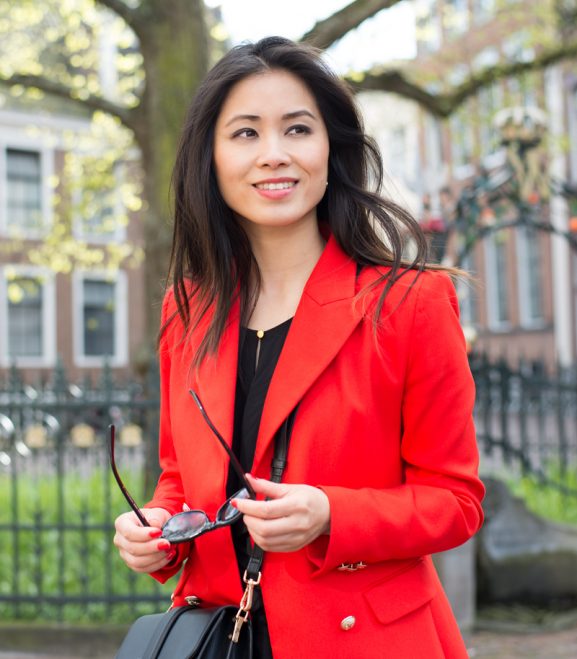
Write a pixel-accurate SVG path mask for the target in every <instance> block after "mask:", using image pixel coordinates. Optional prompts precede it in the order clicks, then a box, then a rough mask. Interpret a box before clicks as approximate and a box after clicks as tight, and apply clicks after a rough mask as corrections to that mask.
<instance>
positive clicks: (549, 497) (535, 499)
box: [507, 465, 577, 525]
mask: <svg viewBox="0 0 577 659" xmlns="http://www.w3.org/2000/svg"><path fill="white" fill-rule="evenodd" d="M546 471H547V473H546V475H547V480H549V481H551V482H554V483H559V484H560V485H562V486H564V487H565V488H568V489H570V490H572V491H573V492H577V470H576V469H572V470H566V471H565V472H562V471H561V469H560V468H559V467H558V466H555V465H550V466H549V467H548V468H547V470H546ZM507 484H508V485H509V487H510V489H511V491H512V492H513V494H515V496H518V497H520V498H521V499H523V500H524V501H525V503H526V504H527V507H528V508H529V510H531V511H532V512H534V513H535V514H537V515H539V516H540V517H545V518H546V519H549V520H552V521H556V522H563V523H565V524H576V525H577V494H573V495H571V494H567V493H564V492H562V491H560V490H559V489H558V488H555V487H552V486H551V485H547V484H545V483H543V482H541V480H540V479H538V478H536V477H534V476H525V477H523V478H520V479H518V480H508V483H507Z"/></svg>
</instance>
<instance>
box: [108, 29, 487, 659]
mask: <svg viewBox="0 0 577 659" xmlns="http://www.w3.org/2000/svg"><path fill="white" fill-rule="evenodd" d="M381 176H382V171H381V161H380V157H379V154H378V151H377V150H376V147H374V146H373V143H372V142H371V141H370V139H368V138H367V137H366V136H365V135H364V133H363V130H362V124H361V120H360V117H359V115H358V112H357V110H356V108H355V105H354V101H353V99H352V96H351V94H350V93H349V91H348V90H347V89H346V87H345V86H344V85H343V84H342V83H341V81H340V80H339V79H338V78H337V77H336V76H335V75H334V74H333V73H332V72H331V71H330V70H328V69H327V67H326V65H325V64H324V62H323V61H322V59H321V58H320V56H319V54H318V53H317V52H316V51H313V50H312V49H310V48H308V47H305V46H302V45H296V44H294V43H292V42H290V41H288V40H285V39H281V38H277V37H273V38H268V39H264V40H262V41H260V42H258V43H257V44H245V45H241V46H239V47H237V48H234V49H233V50H232V51H231V52H230V53H229V54H228V55H226V56H225V57H224V58H223V59H222V60H221V61H220V62H219V63H218V64H217V65H216V66H215V67H214V68H213V70H212V71H211V72H210V73H209V74H208V76H207V78H206V80H205V81H204V83H203V84H202V85H201V86H200V88H199V90H198V92H197V94H196V96H195V99H194V101H193V103H192V106H191V109H190V111H189V114H188V118H187V121H186V125H185V128H184V133H183V138H182V141H181V145H180V148H179V153H178V157H177V161H176V166H175V171H174V185H175V228H174V245H173V254H172V264H171V272H172V279H173V287H172V288H171V289H170V290H169V291H168V293H167V295H166V297H165V301H164V305H163V314H162V329H161V336H160V350H159V352H160V362H161V387H162V409H161V428H160V460H161V466H162V475H161V477H160V480H159V483H158V487H157V489H156V492H155V495H154V498H153V500H152V501H151V502H150V503H149V504H148V506H147V511H146V512H147V519H148V521H149V523H150V525H151V526H152V527H154V528H153V529H152V530H151V529H150V528H143V527H142V526H141V525H140V523H139V522H138V521H137V519H136V517H135V516H134V514H133V513H126V514H124V515H121V516H120V517H119V518H118V519H117V522H116V529H117V533H116V536H115V543H116V545H117V546H118V548H119V550H120V554H121V556H122V558H123V559H124V561H125V562H126V564H127V565H128V566H129V567H130V568H132V569H133V570H136V571H139V572H149V573H152V574H153V576H154V577H156V578H157V579H159V580H160V581H165V580H166V579H168V578H169V577H171V576H173V575H174V574H176V573H177V572H178V571H179V570H180V569H181V568H182V567H183V562H184V561H185V559H186V562H185V563H184V568H183V571H182V574H181V576H180V579H179V582H178V585H177V586H176V589H175V591H174V594H173V603H174V605H175V606H181V605H183V604H184V603H185V601H186V600H185V598H186V597H188V596H193V595H194V596H196V597H198V598H200V599H201V601H202V602H203V604H209V603H210V604H223V603H232V604H234V603H237V602H238V601H239V599H240V597H241V595H242V582H241V575H242V574H243V572H244V568H245V567H246V561H247V560H248V558H247V556H248V552H249V547H248V546H247V542H246V541H247V538H248V536H249V534H250V539H252V541H254V542H255V543H257V544H258V545H259V546H260V547H262V549H264V550H265V558H264V564H263V569H262V583H261V586H260V591H258V592H259V597H258V598H257V603H256V604H255V607H253V614H252V615H253V622H254V627H255V634H256V638H257V642H258V645H259V656H263V657H266V656H268V657H270V656H272V655H271V647H272V654H274V657H275V658H280V659H284V658H291V657H295V656H304V657H350V658H364V657H366V658H371V657H379V659H381V658H382V657H395V658H399V657H402V658H403V659H407V658H409V657H415V658H416V657H423V658H425V657H426V659H435V658H437V657H439V658H440V657H451V658H460V657H466V656H467V653H466V650H465V647H464V644H463V642H462V639H461V637H460V635H459V631H458V629H457V626H456V623H455V621H454V618H453V615H452V613H451V610H450V607H449V605H448V603H447V600H446V598H445V595H444V593H443V591H442V588H441V586H440V584H439V581H438V579H437V576H436V574H435V571H434V568H433V566H432V563H431V560H430V558H429V556H428V555H429V554H431V553H433V552H439V551H443V550H446V549H449V548H451V547H454V546H456V545H459V544H460V543H462V542H464V541H466V540H467V539H468V538H470V537H471V536H472V535H473V534H474V533H475V532H476V531H477V530H478V528H479V526H480V524H481V521H482V509H481V499H482V496H483V486H482V484H481V482H480V481H479V479H478V476H477V462H478V456H477V449H476V442H475V435H474V428H473V422H472V408H473V401H474V391H473V383H472V380H471V375H470V372H469V369H468V363H467V357H466V351H465V344H464V340H463V336H462V333H461V329H460V326H459V322H458V306H457V298H456V294H455V291H454V288H453V286H452V284H451V282H450V279H449V277H448V276H447V275H446V274H445V273H443V272H435V271H433V270H432V269H429V268H427V267H426V266H425V263H424V260H425V257H424V249H425V248H424V242H423V238H422V235H421V233H420V232H419V229H418V225H417V224H416V222H415V221H414V220H413V219H412V218H411V217H410V216H409V215H408V214H407V213H406V212H405V211H403V210H402V209H401V208H399V207H398V206H396V205H395V204H393V203H392V202H390V201H387V200H384V199H383V198H381V197H380V196H379V195H378V194H376V193H374V192H370V191H369V190H368V187H367V186H368V182H369V181H371V182H373V183H374V184H376V187H377V188H378V187H379V186H380V182H381ZM407 231H408V232H409V233H410V234H411V235H412V236H413V237H414V239H415V240H416V242H417V245H418V246H419V248H418V253H417V257H416V259H415V261H414V262H413V263H411V264H405V263H404V262H403V261H402V256H401V251H402V236H403V235H404V234H405V233H406V232H407ZM191 389H192V390H194V391H195V392H197V393H198V394H199V396H200V399H201V400H202V403H203V405H204V408H205V410H206V412H207V413H208V415H209V417H210V419H211V420H212V422H213V423H214V425H215V426H216V428H217V429H218V430H219V431H220V433H221V434H222V435H223V436H224V437H225V438H226V439H227V441H228V442H231V440H232V446H233V448H234V452H235V453H236V455H237V456H238V457H239V458H240V461H241V463H242V466H243V468H244V469H245V470H246V471H247V472H249V471H250V474H251V475H248V476H247V479H248V482H249V484H250V485H251V486H252V488H253V489H254V491H255V492H256V494H257V500H251V499H243V498H233V504H234V505H235V506H236V508H237V510H238V511H240V513H242V514H243V518H242V521H240V522H239V523H237V524H235V525H234V526H232V527H229V526H225V527H223V528H219V529H217V530H214V531H213V532H211V533H205V534H204V535H202V536H201V537H197V538H196V539H195V540H193V541H192V542H190V543H184V544H175V545H170V543H169V542H167V541H166V540H164V539H160V540H159V536H160V530H159V529H160V527H161V526H162V525H163V524H164V523H165V522H166V521H167V519H168V518H170V517H171V516H172V515H174V514H175V513H178V512H179V511H181V510H183V509H184V510H186V509H187V508H191V509H200V510H204V511H206V512H207V513H208V515H209V517H210V518H211V519H214V516H215V514H216V511H217V509H218V508H219V506H220V505H221V504H222V502H223V501H225V499H226V498H227V496H230V495H231V494H234V492H235V491H236V490H237V489H238V479H236V478H235V475H234V474H233V472H232V471H231V472H230V473H229V459H228V457H227V455H226V453H225V452H224V451H223V450H222V447H220V446H219V445H218V442H217V441H216V440H215V437H214V435H213V434H212V431H211V429H210V428H209V426H208V425H207V423H206V421H205V420H204V419H203V418H202V415H201V413H200V411H199V408H198V407H197V405H195V402H194V401H193V400H192V398H191V396H190V395H189V390H191ZM297 406H298V408H297ZM295 408H297V411H296V416H295V418H294V425H293V428H292V437H291V440H290V447H289V452H288V465H287V467H286V470H285V472H284V475H283V479H282V482H281V483H278V484H277V483H273V482H271V481H270V473H271V472H270V470H271V460H272V458H273V450H274V446H273V444H274V441H273V438H274V436H275V433H276V432H277V430H278V428H279V427H280V426H281V424H283V422H284V421H285V419H287V417H288V416H289V415H290V413H291V411H292V410H293V409H295ZM257 590H258V589H257ZM267 623H268V629H267ZM269 638H270V644H269Z"/></svg>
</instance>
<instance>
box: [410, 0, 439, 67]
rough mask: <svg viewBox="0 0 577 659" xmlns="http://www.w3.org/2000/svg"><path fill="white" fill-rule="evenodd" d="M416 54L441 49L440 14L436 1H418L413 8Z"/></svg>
mask: <svg viewBox="0 0 577 659" xmlns="http://www.w3.org/2000/svg"><path fill="white" fill-rule="evenodd" d="M415 17H416V25H417V47H418V53H419V54H421V55H423V54H427V53H434V52H436V51H437V50H439V48H440V47H441V43H442V30H441V14H440V12H439V11H438V9H437V3H436V0H420V1H419V2H417V4H416V7H415Z"/></svg>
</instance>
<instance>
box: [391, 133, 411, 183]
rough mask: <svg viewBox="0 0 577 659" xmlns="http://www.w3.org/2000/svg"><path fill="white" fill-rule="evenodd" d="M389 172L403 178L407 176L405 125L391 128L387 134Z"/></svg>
mask: <svg viewBox="0 0 577 659" xmlns="http://www.w3.org/2000/svg"><path fill="white" fill-rule="evenodd" d="M389 144H390V159H389V163H388V168H389V174H390V175H391V176H394V177H396V178H399V179H402V180H405V179H406V178H407V170H408V167H407V129H406V127H405V126H397V127H395V128H393V129H392V130H391V132H390V136H389Z"/></svg>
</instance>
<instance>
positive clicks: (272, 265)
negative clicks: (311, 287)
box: [248, 222, 325, 330]
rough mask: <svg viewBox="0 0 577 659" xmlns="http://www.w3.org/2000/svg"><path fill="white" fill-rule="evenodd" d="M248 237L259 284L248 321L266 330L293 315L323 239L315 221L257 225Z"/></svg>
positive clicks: (322, 245)
mask: <svg viewBox="0 0 577 659" xmlns="http://www.w3.org/2000/svg"><path fill="white" fill-rule="evenodd" d="M311 225H312V226H311ZM255 234H256V235H255ZM249 239H250V242H251V247H252V250H253V254H254V256H255V259H256V261H257V263H258V267H259V270H260V274H261V286H260V290H259V294H258V298H257V301H256V304H255V307H254V309H253V311H252V315H251V317H250V319H249V321H248V323H249V327H251V328H253V329H265V330H266V329H268V328H270V327H274V326H275V325H277V324H279V323H281V322H283V321H284V320H287V319H288V318H292V316H294V314H295V312H296V308H297V306H298V303H299V301H300V298H301V295H302V292H303V289H304V287H305V284H306V282H307V280H308V278H309V276H310V274H311V272H312V271H313V269H314V267H315V265H316V264H317V261H318V260H319V258H320V256H321V254H322V252H323V249H324V246H325V241H324V239H323V237H322V236H321V234H320V232H319V230H318V227H317V224H316V222H315V223H308V226H305V227H295V226H291V227H264V228H263V227H258V231H256V232H255V231H251V233H250V234H249Z"/></svg>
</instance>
